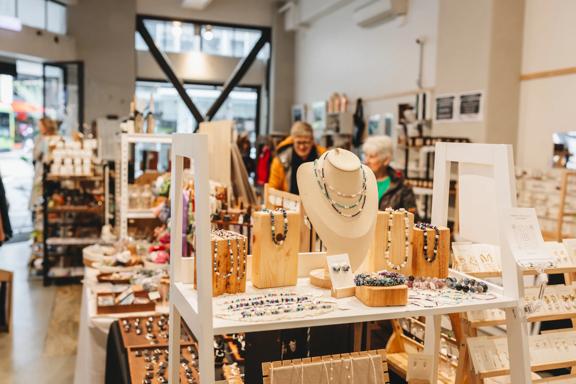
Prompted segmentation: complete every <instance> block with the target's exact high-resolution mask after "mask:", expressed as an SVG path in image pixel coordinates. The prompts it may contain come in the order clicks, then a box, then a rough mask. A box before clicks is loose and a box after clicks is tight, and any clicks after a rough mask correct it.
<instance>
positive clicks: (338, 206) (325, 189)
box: [313, 152, 367, 218]
mask: <svg viewBox="0 0 576 384" xmlns="http://www.w3.org/2000/svg"><path fill="white" fill-rule="evenodd" d="M327 159H328V152H326V154H325V155H324V156H322V157H321V158H320V160H322V167H319V164H318V160H314V167H313V171H314V177H315V179H316V183H317V184H318V187H319V188H320V190H321V191H322V195H323V196H324V198H325V199H326V200H328V202H329V203H330V206H332V209H334V210H335V211H336V212H337V213H338V214H339V215H340V216H344V217H349V218H351V217H356V216H358V215H359V214H360V212H362V210H363V209H364V205H365V204H366V184H367V183H366V171H365V170H364V168H363V167H362V166H360V169H361V171H362V186H361V187H360V190H359V191H358V192H355V193H344V192H341V191H338V190H337V189H336V188H334V186H332V185H330V184H329V183H328V181H327V180H326V174H325V172H324V161H326V160H327ZM330 191H331V192H332V193H334V194H335V195H336V196H338V198H340V199H356V200H355V201H353V202H352V203H349V204H346V203H343V202H341V201H336V200H335V199H334V198H333V197H332V196H331V195H330ZM350 210H354V211H353V212H347V211H350Z"/></svg>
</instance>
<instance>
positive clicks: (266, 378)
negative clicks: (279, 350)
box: [262, 349, 390, 384]
mask: <svg viewBox="0 0 576 384" xmlns="http://www.w3.org/2000/svg"><path fill="white" fill-rule="evenodd" d="M367 355H368V356H370V355H371V356H373V355H380V356H382V375H383V377H384V383H389V382H390V378H389V376H388V362H387V360H386V350H384V349H378V350H373V351H362V352H352V353H342V354H336V355H325V356H316V357H308V358H305V359H294V360H281V361H273V362H265V363H262V376H263V383H264V384H270V383H271V381H270V370H271V369H272V368H273V367H282V366H288V365H300V364H310V363H319V362H322V361H326V362H330V361H331V360H348V359H351V358H355V357H356V358H357V357H363V356H367Z"/></svg>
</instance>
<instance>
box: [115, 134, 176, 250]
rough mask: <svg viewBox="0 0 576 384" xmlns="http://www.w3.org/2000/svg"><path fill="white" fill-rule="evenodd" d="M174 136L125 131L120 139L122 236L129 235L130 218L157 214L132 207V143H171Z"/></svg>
mask: <svg viewBox="0 0 576 384" xmlns="http://www.w3.org/2000/svg"><path fill="white" fill-rule="evenodd" d="M171 137H172V136H171V135H169V134H148V133H130V134H129V133H124V134H122V136H121V140H120V145H121V148H120V164H119V165H120V183H118V184H117V185H118V186H119V188H118V189H119V190H117V193H119V194H120V209H119V225H120V237H121V238H123V239H124V238H126V237H127V236H128V220H140V219H154V218H155V217H156V216H155V215H154V213H153V212H152V210H151V209H146V210H141V209H137V210H134V209H130V207H129V191H128V162H129V158H130V145H132V144H138V143H142V144H171V143H172V138H171Z"/></svg>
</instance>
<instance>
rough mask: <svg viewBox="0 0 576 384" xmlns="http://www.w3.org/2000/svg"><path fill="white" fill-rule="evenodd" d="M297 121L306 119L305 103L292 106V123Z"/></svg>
mask: <svg viewBox="0 0 576 384" xmlns="http://www.w3.org/2000/svg"><path fill="white" fill-rule="evenodd" d="M297 121H306V104H295V105H293V106H292V124H294V123H295V122H297Z"/></svg>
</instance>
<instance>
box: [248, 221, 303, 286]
mask: <svg viewBox="0 0 576 384" xmlns="http://www.w3.org/2000/svg"><path fill="white" fill-rule="evenodd" d="M287 217H288V236H287V238H286V239H284V243H283V244H282V245H276V244H275V243H274V242H273V241H272V228H271V222H270V213H269V212H254V214H253V215H252V221H253V224H254V227H253V238H252V285H254V286H255V287H256V288H276V287H286V286H291V285H296V284H297V282H298V249H299V247H300V222H301V220H302V219H301V216H300V213H299V212H287ZM274 222H275V233H276V234H282V233H284V218H283V216H282V213H280V212H274Z"/></svg>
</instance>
